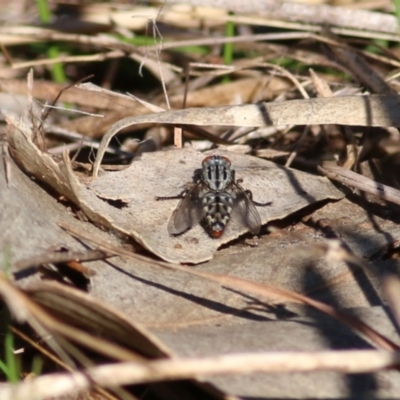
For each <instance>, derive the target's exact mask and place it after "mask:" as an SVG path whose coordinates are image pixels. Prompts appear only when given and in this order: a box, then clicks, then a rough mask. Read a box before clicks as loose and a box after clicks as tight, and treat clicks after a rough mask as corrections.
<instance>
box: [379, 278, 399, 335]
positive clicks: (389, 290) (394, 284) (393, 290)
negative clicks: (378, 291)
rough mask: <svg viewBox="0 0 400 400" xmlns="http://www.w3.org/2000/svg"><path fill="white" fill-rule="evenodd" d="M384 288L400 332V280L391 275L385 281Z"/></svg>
mask: <svg viewBox="0 0 400 400" xmlns="http://www.w3.org/2000/svg"><path fill="white" fill-rule="evenodd" d="M382 286H383V290H384V292H385V295H386V298H387V301H388V303H389V306H390V310H391V311H392V313H393V316H394V318H395V321H396V327H397V331H398V332H400V279H399V278H398V277H397V276H395V275H389V276H387V277H385V278H384V279H383V284H382Z"/></svg>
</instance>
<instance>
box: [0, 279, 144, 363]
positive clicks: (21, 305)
mask: <svg viewBox="0 0 400 400" xmlns="http://www.w3.org/2000/svg"><path fill="white" fill-rule="evenodd" d="M0 294H1V296H2V297H3V299H4V301H5V302H6V303H7V305H8V307H9V308H10V310H11V312H12V314H13V315H14V316H15V317H16V318H17V320H18V321H19V322H28V323H29V324H30V325H31V326H32V327H33V328H34V329H36V330H38V332H39V333H40V334H43V332H51V333H52V334H54V335H56V334H57V335H60V336H62V337H66V338H68V339H69V340H71V341H74V342H76V343H80V344H82V345H84V346H86V347H88V348H90V349H92V350H95V351H98V352H99V353H102V354H107V355H108V356H109V357H112V358H117V359H121V360H133V359H135V360H141V359H142V358H141V357H140V356H139V355H138V354H135V353H134V352H131V351H129V350H127V349H125V348H122V347H121V346H119V345H118V344H115V343H112V342H110V341H107V340H104V339H102V338H100V337H97V338H96V337H94V336H93V335H91V334H88V333H87V332H84V331H83V330H80V329H77V328H75V327H74V326H71V325H68V324H66V323H63V322H62V321H61V320H58V319H56V318H54V317H53V316H52V315H51V314H49V313H48V312H47V311H45V309H43V308H42V307H41V306H39V305H38V304H36V303H35V302H33V301H32V300H31V299H30V298H29V297H28V296H27V295H26V294H24V293H22V292H21V291H20V290H18V289H17V288H15V287H13V285H12V284H11V283H10V282H9V281H7V280H6V279H5V278H4V277H2V276H0Z"/></svg>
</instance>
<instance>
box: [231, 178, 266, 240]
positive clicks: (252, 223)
mask: <svg viewBox="0 0 400 400" xmlns="http://www.w3.org/2000/svg"><path fill="white" fill-rule="evenodd" d="M229 191H230V192H231V194H232V198H233V210H232V214H231V218H232V219H234V220H235V221H238V222H239V223H240V224H241V225H243V226H245V227H246V228H248V229H249V231H250V232H251V233H252V234H253V235H256V234H257V233H258V232H260V228H261V218H260V214H259V213H258V211H257V209H256V207H255V206H254V204H253V202H252V201H251V199H250V197H249V196H248V195H247V194H246V192H245V191H244V190H243V189H242V188H241V187H240V186H238V185H237V184H236V183H232V186H231V187H230V188H229V190H228V192H229Z"/></svg>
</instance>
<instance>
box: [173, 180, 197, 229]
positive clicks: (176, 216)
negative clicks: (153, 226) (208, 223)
mask: <svg viewBox="0 0 400 400" xmlns="http://www.w3.org/2000/svg"><path fill="white" fill-rule="evenodd" d="M200 194H201V183H198V184H197V185H195V186H194V187H193V188H192V189H191V190H190V191H189V192H188V193H187V194H186V196H185V197H184V198H183V199H182V200H181V201H180V202H179V204H178V206H177V208H176V209H175V211H174V213H173V214H172V216H171V219H170V220H169V222H168V233H169V234H170V235H180V234H181V233H184V232H186V231H187V230H189V229H190V228H192V227H193V226H195V225H197V224H198V223H199V222H200V220H201V218H202V215H203V208H202V205H201V198H200Z"/></svg>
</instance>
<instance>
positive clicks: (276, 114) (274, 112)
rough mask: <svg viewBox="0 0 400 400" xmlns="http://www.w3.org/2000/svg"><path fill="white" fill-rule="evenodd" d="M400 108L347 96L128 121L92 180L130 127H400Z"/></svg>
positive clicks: (390, 100)
mask: <svg viewBox="0 0 400 400" xmlns="http://www.w3.org/2000/svg"><path fill="white" fill-rule="evenodd" d="M399 107H400V99H399V97H398V96H346V97H329V98H317V99H308V100H292V101H286V102H285V101H283V102H275V103H259V104H248V105H242V106H226V107H214V108H201V109H194V108H193V109H190V108H188V109H185V110H180V111H165V112H163V113H157V114H146V115H139V116H134V117H127V118H124V119H122V120H120V121H118V122H117V123H115V124H114V125H112V126H111V128H110V129H109V130H108V131H107V132H106V134H105V135H104V137H103V139H102V141H101V145H100V148H99V151H98V153H97V156H96V161H95V163H94V165H93V176H97V174H98V171H99V168H100V164H101V160H102V158H103V156H104V152H105V149H106V148H107V147H108V145H109V143H110V140H111V139H112V138H113V137H114V136H115V135H116V134H117V133H118V132H119V131H121V130H122V129H124V128H127V127H129V126H131V125H136V124H144V123H158V124H172V125H175V124H180V125H200V126H206V125H215V126H257V127H262V126H272V125H275V126H278V125H321V124H340V125H350V126H354V125H360V126H400V117H399V114H398V112H397V110H398V109H399ZM344 110H346V112H344ZM371 110H373V112H372V111H371Z"/></svg>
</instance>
